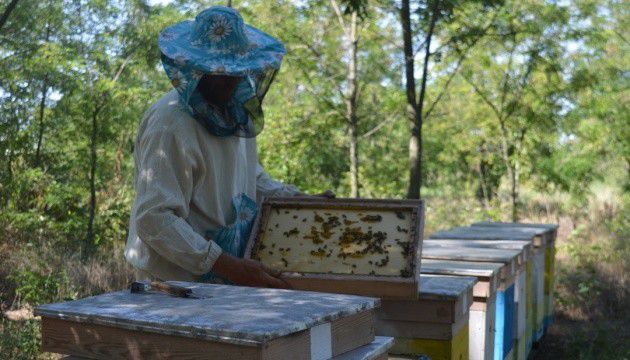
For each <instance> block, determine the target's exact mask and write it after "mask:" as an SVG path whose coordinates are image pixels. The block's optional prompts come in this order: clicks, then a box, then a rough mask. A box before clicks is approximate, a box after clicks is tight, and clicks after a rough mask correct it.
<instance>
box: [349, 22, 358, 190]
mask: <svg viewBox="0 0 630 360" xmlns="http://www.w3.org/2000/svg"><path fill="white" fill-rule="evenodd" d="M350 21H351V22H350V29H349V32H348V41H349V42H350V44H349V45H350V49H349V52H350V54H349V55H350V60H349V62H348V78H347V80H348V89H347V94H346V116H347V118H348V124H349V130H350V131H349V132H350V178H351V180H350V196H352V197H355V198H356V197H359V139H358V134H357V123H358V119H357V95H358V94H357V93H358V86H357V51H358V39H357V12H356V11H353V12H352V17H351V20H350Z"/></svg>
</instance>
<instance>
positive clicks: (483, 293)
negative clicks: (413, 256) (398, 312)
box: [422, 259, 507, 298]
mask: <svg viewBox="0 0 630 360" xmlns="http://www.w3.org/2000/svg"><path fill="white" fill-rule="evenodd" d="M504 268H507V265H506V264H502V263H492V262H472V261H454V260H435V259H424V260H423V261H422V272H423V273H426V274H436V275H455V276H474V277H476V278H477V283H476V284H475V285H474V287H473V296H474V297H476V298H480V297H483V298H487V297H490V296H492V295H493V294H494V293H495V292H496V289H497V287H498V281H499V274H500V273H501V272H502V269H504Z"/></svg>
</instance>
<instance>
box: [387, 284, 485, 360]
mask: <svg viewBox="0 0 630 360" xmlns="http://www.w3.org/2000/svg"><path fill="white" fill-rule="evenodd" d="M475 283H476V279H475V278H474V277H456V276H441V275H421V276H420V284H421V285H420V286H421V290H420V294H419V296H418V299H417V300H386V299H383V300H382V303H381V308H379V309H378V310H377V312H376V318H377V320H376V334H377V335H383V336H391V337H394V338H395V340H394V346H393V347H392V349H391V350H390V353H391V354H396V355H407V356H416V357H417V356H418V355H422V354H423V355H428V356H429V357H430V358H431V359H433V360H452V359H453V360H460V359H468V358H469V347H468V343H469V322H468V317H469V309H470V306H471V304H472V302H473V286H474V285H475Z"/></svg>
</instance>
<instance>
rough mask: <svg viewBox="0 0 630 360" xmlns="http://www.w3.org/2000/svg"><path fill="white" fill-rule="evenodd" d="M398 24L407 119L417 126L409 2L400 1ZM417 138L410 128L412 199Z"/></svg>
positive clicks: (415, 193) (416, 192)
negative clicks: (400, 32)
mask: <svg viewBox="0 0 630 360" xmlns="http://www.w3.org/2000/svg"><path fill="white" fill-rule="evenodd" d="M400 24H401V27H402V34H403V53H404V56H405V90H406V95H407V111H406V115H407V119H408V120H409V121H410V122H411V123H412V124H417V117H418V105H417V103H416V79H415V77H414V73H415V68H414V67H415V66H414V58H413V55H414V54H413V38H412V34H411V18H410V10H409V0H402V7H401V9H400ZM418 147H419V138H418V134H417V131H416V126H415V125H414V126H412V130H411V138H410V139H409V166H410V168H409V187H408V190H407V198H410V199H414V198H419V197H420V186H419V184H420V176H419V172H418V170H419V168H418V166H417V165H418V159H416V156H417V154H418V152H419V149H418Z"/></svg>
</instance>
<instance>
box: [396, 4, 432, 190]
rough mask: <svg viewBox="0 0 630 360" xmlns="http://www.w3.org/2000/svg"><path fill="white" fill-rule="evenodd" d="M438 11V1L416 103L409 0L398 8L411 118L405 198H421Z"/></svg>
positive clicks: (427, 39) (428, 34)
mask: <svg viewBox="0 0 630 360" xmlns="http://www.w3.org/2000/svg"><path fill="white" fill-rule="evenodd" d="M439 10H440V1H439V0H437V1H435V2H434V4H433V9H432V12H431V19H430V22H429V29H428V31H427V33H426V37H425V41H424V63H423V66H422V81H421V83H420V94H419V98H418V101H417V102H416V86H415V79H414V72H415V71H414V54H413V39H412V33H411V19H410V8H409V0H403V1H402V7H401V11H400V16H401V25H402V31H403V49H404V50H403V51H404V55H405V79H406V92H407V117H408V119H409V120H411V121H412V123H413V126H412V128H411V137H410V139H409V188H408V190H407V198H409V199H420V198H421V188H422V123H423V116H424V114H423V108H424V98H425V94H426V87H427V75H428V70H429V59H430V57H431V39H432V38H433V32H434V30H435V23H436V22H437V19H438V15H439Z"/></svg>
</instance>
